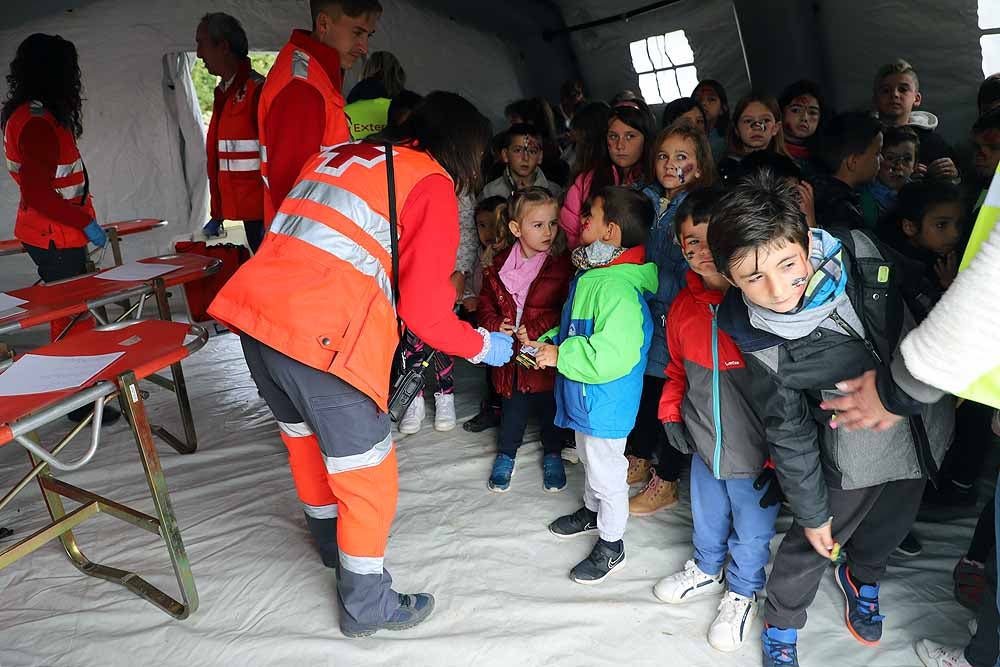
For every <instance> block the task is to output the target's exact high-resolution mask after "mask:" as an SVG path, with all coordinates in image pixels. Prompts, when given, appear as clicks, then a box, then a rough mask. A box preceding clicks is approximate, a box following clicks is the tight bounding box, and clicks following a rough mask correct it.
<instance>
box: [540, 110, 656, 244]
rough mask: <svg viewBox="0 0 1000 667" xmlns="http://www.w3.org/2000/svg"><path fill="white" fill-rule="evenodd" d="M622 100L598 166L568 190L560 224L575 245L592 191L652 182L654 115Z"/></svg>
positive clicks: (606, 136) (581, 175)
mask: <svg viewBox="0 0 1000 667" xmlns="http://www.w3.org/2000/svg"><path fill="white" fill-rule="evenodd" d="M621 104H622V105H623V106H617V107H614V108H613V109H612V110H611V116H610V118H609V120H608V125H607V134H606V135H605V144H604V146H603V151H602V156H601V159H600V160H599V161H598V164H597V166H596V167H595V168H594V169H593V170H591V171H586V172H582V173H580V174H579V175H577V177H576V178H575V179H574V180H573V184H572V185H570V187H569V189H568V190H566V197H565V200H564V201H563V206H562V210H561V211H560V212H559V226H560V227H562V230H563V232H565V234H566V240H567V241H568V243H569V247H570V248H571V249H572V248H576V247H577V246H578V245H579V244H580V220H581V211H582V210H583V204H584V202H585V201H587V198H588V197H589V196H590V193H591V192H597V191H599V190H601V189H602V188H604V187H605V186H607V185H624V186H628V187H633V188H641V187H643V186H644V185H645V184H646V183H648V182H649V171H648V169H649V155H650V153H651V152H652V150H653V137H654V133H655V131H654V129H653V117H652V116H651V115H650V114H649V112H648V111H646V110H644V109H642V108H640V107H638V106H630V105H629V104H630V102H629V101H627V100H626V101H623V102H622V103H621ZM632 104H634V102H632ZM626 105H629V106H626Z"/></svg>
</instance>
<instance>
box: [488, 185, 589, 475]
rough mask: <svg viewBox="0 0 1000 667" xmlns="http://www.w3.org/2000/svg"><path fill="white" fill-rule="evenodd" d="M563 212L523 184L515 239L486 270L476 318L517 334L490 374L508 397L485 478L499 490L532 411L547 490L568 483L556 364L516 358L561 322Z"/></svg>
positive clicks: (511, 230) (512, 209)
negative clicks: (505, 357)
mask: <svg viewBox="0 0 1000 667" xmlns="http://www.w3.org/2000/svg"><path fill="white" fill-rule="evenodd" d="M558 217H559V202H558V200H556V198H555V197H553V196H552V195H551V194H549V191H548V190H546V189H545V188H541V187H530V188H525V189H523V190H518V191H517V192H516V193H514V196H513V197H511V198H510V201H509V202H508V203H507V206H506V209H505V212H504V221H505V222H506V223H507V226H508V235H511V236H513V238H514V242H513V244H512V245H511V246H510V248H508V249H507V250H504V251H502V252H499V253H498V254H497V255H496V257H495V258H494V259H493V261H492V262H491V263H490V265H488V266H486V267H485V269H484V272H483V288H482V290H481V292H480V295H479V304H480V305H479V311H478V317H479V322H478V323H479V325H480V326H482V327H484V328H485V329H486V330H487V331H502V332H504V333H508V334H510V335H511V336H513V337H514V338H515V341H514V354H513V357H512V358H511V360H510V361H509V362H508V363H506V364H504V365H503V366H499V367H496V368H493V369H492V372H491V376H492V381H493V384H494V386H495V387H496V389H497V392H499V394H500V396H501V397H502V407H501V414H502V417H501V422H500V432H499V434H498V436H497V455H496V459H495V461H494V462H493V470H492V472H491V474H490V478H489V481H488V482H487V487H488V488H489V490H490V491H493V492H494V493H503V492H505V491H507V490H508V489H509V488H510V482H511V476H512V475H513V474H514V464H515V459H516V457H517V450H518V448H519V447H520V446H521V441H522V439H523V438H524V430H525V428H526V427H527V425H528V420H529V419H530V418H532V417H537V418H538V422H539V426H540V429H541V440H542V450H543V457H542V472H543V480H542V484H543V488H544V490H545V491H548V492H558V491H561V490H562V489H563V488H564V487H565V486H566V472H565V470H564V469H563V462H562V458H561V457H560V451H561V450H562V445H563V440H564V435H565V434H564V433H563V432H562V431H561V429H558V428H556V426H555V424H554V421H555V415H556V403H555V397H554V395H553V393H552V390H553V386H554V384H555V378H556V373H555V370H554V369H551V368H549V369H547V370H546V369H538V368H536V367H532V366H531V364H530V363H528V364H523V363H521V362H519V361H517V359H518V357H519V355H521V353H522V351H523V347H524V345H525V344H526V343H528V342H529V340H534V339H536V338H538V337H540V336H541V335H542V334H544V333H545V332H546V331H548V330H549V329H551V328H552V327H553V326H555V325H556V323H558V321H559V311H560V310H561V308H562V305H563V302H565V300H566V293H567V291H568V290H569V280H570V278H571V277H572V274H573V267H572V265H571V264H570V261H569V258H568V256H567V255H566V253H565V249H566V243H565V239H564V238H563V235H562V232H561V231H560V229H559V224H558ZM522 356H523V355H522Z"/></svg>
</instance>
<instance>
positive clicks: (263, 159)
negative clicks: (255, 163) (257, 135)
mask: <svg viewBox="0 0 1000 667" xmlns="http://www.w3.org/2000/svg"><path fill="white" fill-rule="evenodd" d="M260 161H261V162H267V146H265V145H264V144H261V145H260Z"/></svg>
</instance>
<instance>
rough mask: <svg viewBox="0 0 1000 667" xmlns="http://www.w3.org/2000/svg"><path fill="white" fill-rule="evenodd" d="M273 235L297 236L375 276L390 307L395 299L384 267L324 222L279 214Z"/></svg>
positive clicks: (273, 227)
mask: <svg viewBox="0 0 1000 667" xmlns="http://www.w3.org/2000/svg"><path fill="white" fill-rule="evenodd" d="M271 231H272V232H274V233H275V234H284V235H286V236H294V237H295V238H297V239H299V240H300V241H305V242H306V243H308V244H309V245H311V246H313V247H316V248H319V249H320V250H323V251H325V252H328V253H330V254H331V255H333V256H334V257H337V258H338V259H342V260H344V261H345V262H347V263H348V264H351V265H352V266H353V267H354V268H355V269H357V270H358V271H360V272H361V273H363V274H365V275H366V276H371V277H372V278H374V279H375V281H376V282H377V283H378V286H379V288H380V289H381V290H382V293H383V294H385V298H386V299H388V300H389V303H393V299H392V283H391V282H390V280H389V274H387V273H386V272H385V270H384V269H383V268H382V263H381V262H379V261H378V260H377V259H375V257H373V256H372V255H371V253H369V252H368V251H367V250H365V249H364V248H363V247H361V246H359V245H358V244H357V243H355V242H354V241H353V240H352V239H350V238H348V237H346V236H344V235H343V234H341V233H340V232H338V231H337V230H335V229H331V228H330V227H327V226H326V225H324V224H323V223H322V222H317V221H316V220H313V219H311V218H307V217H305V216H301V215H291V216H290V215H288V214H287V213H280V212H279V213H278V214H277V215H276V216H275V217H274V221H273V222H271Z"/></svg>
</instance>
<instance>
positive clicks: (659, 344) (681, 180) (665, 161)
mask: <svg viewBox="0 0 1000 667" xmlns="http://www.w3.org/2000/svg"><path fill="white" fill-rule="evenodd" d="M654 145H655V150H654V152H653V156H652V164H651V168H650V172H651V173H653V174H654V175H655V177H656V181H655V182H654V183H653V184H652V185H650V186H648V187H646V188H645V189H643V194H645V195H646V196H647V197H648V198H649V200H650V202H651V203H652V204H653V210H654V211H655V216H654V218H653V224H652V228H651V229H650V231H649V241H648V242H647V244H646V261H647V262H653V263H654V264H656V267H657V270H658V274H659V286H658V287H657V290H656V294H655V295H654V296H653V297H651V298H650V299H649V310H650V313H651V314H652V316H653V323H654V327H653V340H652V343H651V344H650V348H649V358H648V361H647V363H646V370H645V373H644V375H643V385H642V399H641V401H640V403H639V414H638V416H637V417H636V421H635V428H634V429H633V430H632V432H631V433H630V434H629V437H628V447H627V448H626V453H627V454H628V460H629V470H628V483H629V484H630V485H632V484H642V485H644V486H643V490H642V491H641V492H640V493H638V494H636V495H635V496H633V497H632V498H631V499H630V500H629V513H630V514H632V515H633V516H647V515H650V514H654V513H656V512H658V511H660V510H664V509H670V508H672V507H675V506H676V505H677V501H678V495H677V480H678V479H679V478H680V474H681V470H682V469H683V467H684V464H685V461H684V456H683V455H682V454H681V453H680V452H677V451H676V450H674V449H673V448H671V447H670V446H669V445H668V443H667V440H666V437H665V436H664V433H663V429H662V427H661V426H660V420H659V418H658V417H657V409H658V408H657V406H658V405H659V402H660V395H661V394H662V393H663V383H664V382H665V377H666V376H665V374H664V369H665V368H666V367H667V363H668V362H669V360H670V354H669V351H668V349H667V338H666V331H665V328H664V325H665V322H666V317H667V312H668V311H669V310H670V304H671V303H673V301H674V297H675V296H676V295H677V293H678V292H679V291H680V290H681V288H683V287H684V285H685V279H684V275H685V274H686V273H687V268H688V267H687V263H686V262H685V261H684V256H683V254H682V253H681V249H680V247H679V246H678V245H677V243H676V242H675V232H676V230H675V223H676V221H677V211H678V209H679V208H680V207H681V206H682V205H683V202H684V201H685V198H686V197H687V196H688V193H690V192H693V191H695V190H697V189H699V188H703V187H707V186H711V185H713V184H714V183H715V167H714V165H713V163H712V153H711V149H710V147H709V145H708V140H707V139H706V137H705V133H704V132H701V131H700V130H698V129H697V128H696V127H694V126H693V125H691V124H689V123H687V122H684V121H682V120H678V121H677V122H675V124H674V125H672V126H671V127H668V128H667V129H665V130H663V131H661V132H660V134H659V136H657V137H656V142H655V144H654ZM654 460H656V461H657V463H656V464H655V465H654V464H653V461H654Z"/></svg>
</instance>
